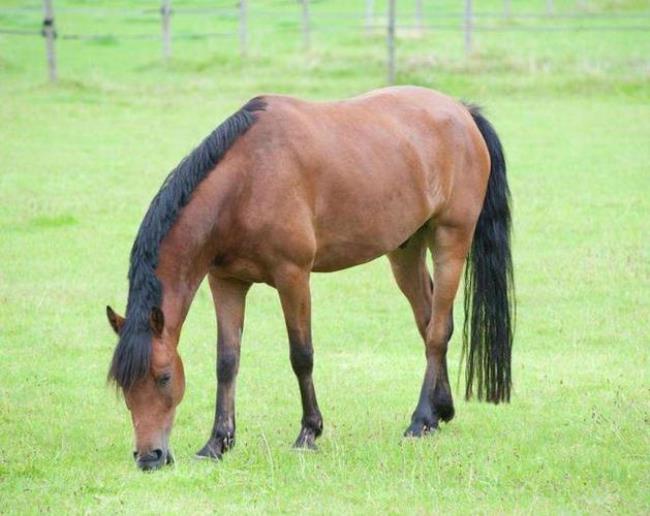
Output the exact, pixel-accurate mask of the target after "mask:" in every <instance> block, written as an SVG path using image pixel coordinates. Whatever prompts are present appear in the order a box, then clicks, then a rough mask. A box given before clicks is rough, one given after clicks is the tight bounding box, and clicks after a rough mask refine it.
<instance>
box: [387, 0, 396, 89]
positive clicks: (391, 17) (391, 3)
mask: <svg viewBox="0 0 650 516" xmlns="http://www.w3.org/2000/svg"><path fill="white" fill-rule="evenodd" d="M386 46H387V47H388V84H395V0H388V33H387V35H386Z"/></svg>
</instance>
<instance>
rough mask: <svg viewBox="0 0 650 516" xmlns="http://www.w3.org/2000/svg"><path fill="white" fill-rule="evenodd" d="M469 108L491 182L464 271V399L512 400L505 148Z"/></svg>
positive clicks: (475, 110) (511, 285)
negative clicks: (485, 152) (484, 148)
mask: <svg viewBox="0 0 650 516" xmlns="http://www.w3.org/2000/svg"><path fill="white" fill-rule="evenodd" d="M468 109H469V111H470V113H471V115H472V117H473V118H474V122H476V125H477V126H478V129H479V131H480V132H481V134H482V135H483V139H484V140H485V144H486V145H487V148H488V151H489V153H490V162H491V165H490V178H489V180H488V185H487V192H486V194H485V200H484V201H483V209H482V211H481V214H480V216H479V219H478V222H477V224H476V229H475V230H474V239H473V241H472V247H471V249H470V252H469V256H468V258H467V266H466V268H465V324H464V326H463V356H464V357H466V365H465V379H466V387H465V398H466V399H469V398H471V397H472V394H473V390H474V383H476V390H477V395H478V398H479V399H485V400H487V401H491V402H493V403H495V404H496V403H499V402H500V401H510V387H511V369H510V361H511V350H512V337H513V326H514V319H515V309H514V281H513V274H512V256H511V254H510V225H511V218H510V190H509V188H508V181H507V179H506V162H505V158H504V155H503V148H502V147H501V142H500V141H499V137H498V136H497V133H496V131H495V130H494V127H492V124H490V122H488V121H487V119H486V118H485V117H484V116H483V115H482V114H481V112H480V110H479V108H477V107H475V106H468Z"/></svg>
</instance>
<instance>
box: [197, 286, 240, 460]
mask: <svg viewBox="0 0 650 516" xmlns="http://www.w3.org/2000/svg"><path fill="white" fill-rule="evenodd" d="M209 280H210V289H211V290H212V297H213V299H214V303H215V309H216V315H217V326H218V332H217V333H218V335H217V405H216V410H215V416H214V425H213V427H212V433H211V435H210V439H209V440H208V442H207V443H206V445H205V446H204V447H203V448H201V450H200V451H199V452H198V453H197V456H198V457H207V458H213V459H219V458H221V455H222V454H223V453H224V452H226V451H228V450H229V449H230V448H232V447H233V446H234V444H235V384H236V379H237V372H238V370H239V354H240V353H239V352H240V344H241V335H242V330H243V326H244V305H245V300H246V293H247V292H248V289H249V288H250V284H249V283H243V282H240V281H237V280H223V279H219V278H216V277H214V276H209Z"/></svg>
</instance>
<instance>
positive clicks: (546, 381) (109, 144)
mask: <svg viewBox="0 0 650 516" xmlns="http://www.w3.org/2000/svg"><path fill="white" fill-rule="evenodd" d="M200 3H201V2H199V1H198V0H197V1H196V2H192V3H191V4H190V5H197V4H200ZM204 3H207V2H204ZM127 4H128V3H127V2H112V3H110V4H109V3H108V2H103V3H99V5H101V6H106V7H109V6H118V7H119V6H126V5H127ZM175 4H176V5H181V6H182V5H183V3H182V2H180V1H179V2H175ZM0 5H1V6H3V7H16V6H21V5H24V4H23V3H22V2H9V1H4V0H3V1H2V2H1V4H0ZM25 5H26V4H25ZM88 5H92V6H95V5H97V4H96V3H93V4H89V3H88V2H82V1H81V0H77V1H72V0H69V1H66V2H63V1H60V2H57V4H56V6H57V8H63V7H75V6H88ZM185 5H187V3H186V4H185ZM344 5H345V3H344V2H343V1H342V0H340V1H338V0H337V1H334V0H332V1H331V2H320V3H316V2H314V6H313V12H314V17H315V18H318V16H317V15H318V13H325V11H327V10H328V9H330V10H331V11H336V10H340V9H343V6H344ZM401 5H404V4H401ZM444 5H445V8H446V9H447V10H448V11H449V10H458V8H457V6H456V3H453V2H451V1H447V2H444ZM481 5H482V8H484V9H485V10H486V11H488V10H490V9H492V10H494V11H498V10H499V9H500V8H501V7H500V6H501V3H500V2H496V1H492V2H486V4H485V6H483V3H482V4H481ZM556 5H557V8H558V10H560V11H561V12H569V10H570V9H574V8H575V2H568V1H567V2H560V1H557V2H556ZM588 5H589V7H588V8H589V9H590V10H592V11H593V12H597V13H601V14H604V15H607V13H611V12H614V11H615V12H628V13H635V12H639V11H642V10H643V9H644V8H645V9H647V6H646V5H645V4H644V2H641V1H608V2H606V1H602V2H599V1H596V0H593V1H591V2H588ZM138 6H139V7H141V6H142V4H138ZM360 6H361V4H360V5H359V8H358V9H357V11H358V12H360V11H361V7H360ZM262 7H265V8H266V9H267V10H268V9H270V8H271V7H273V8H274V9H275V10H276V11H277V12H282V13H283V14H282V16H278V17H277V19H276V18H271V19H266V18H265V17H263V16H258V17H255V16H254V9H252V14H251V26H252V36H251V44H250V51H249V57H248V58H247V59H245V60H242V59H240V58H239V57H238V56H237V49H236V39H183V40H180V41H175V43H174V58H173V60H172V61H171V62H170V63H167V64H163V63H161V62H160V60H159V53H160V48H159V43H158V42H157V41H155V40H153V41H148V40H142V41H140V40H127V39H123V38H119V37H115V38H113V37H106V38H103V39H101V40H99V41H71V40H59V42H58V50H59V60H60V74H61V80H60V82H59V84H57V85H55V86H51V85H48V84H46V83H45V70H44V55H43V54H44V52H43V42H42V41H41V40H40V39H39V38H22V37H16V36H2V35H0V163H2V169H1V172H0V364H2V365H1V366H0V373H1V374H0V512H1V513H32V512H41V511H52V512H75V513H76V512H95V513H105V512H111V513H112V512H151V513H154V512H179V511H184V512H186V513H188V514H189V513H207V512H235V511H237V512H253V513H256V512H263V513H266V512H314V513H375V512H377V513H378V512H389V513H400V512H407V513H433V512H451V513H468V512H474V513H502V512H508V513H533V512H535V513H552V514H555V513H610V512H616V513H623V514H644V513H645V514H647V513H648V512H649V511H650V495H649V494H648V485H650V467H649V466H648V450H650V432H649V431H650V401H649V400H650V375H649V373H648V371H650V352H649V350H648V349H649V348H648V343H649V341H650V316H649V315H650V294H649V292H650V244H649V243H648V235H650V222H649V219H648V213H650V182H649V180H648V177H650V174H649V173H650V168H649V163H650V145H648V141H650V102H649V101H650V88H648V83H649V79H650V61H648V57H647V56H648V55H650V40H649V39H648V38H646V37H645V34H644V33H638V32H607V33H598V32H579V33H575V34H573V33H564V32H559V33H554V32H550V33H535V32H531V33H527V32H525V31H513V32H485V33H479V34H477V40H476V45H477V51H476V53H475V54H474V55H473V56H470V57H469V58H467V59H466V58H465V57H464V56H463V51H462V34H460V33H459V32H451V31H444V32H443V31H441V32H435V31H433V32H430V33H427V35H425V36H423V37H416V36H414V35H413V34H409V33H406V32H403V33H402V34H401V38H400V40H399V44H398V57H399V74H398V80H399V82H401V83H416V84H422V85H426V86H430V87H434V88H437V89H441V90H444V91H447V92H449V93H451V94H453V95H455V96H457V97H462V98H467V99H472V100H474V101H477V102H479V103H482V104H484V105H486V107H487V113H488V116H489V118H490V119H491V120H492V121H493V122H494V124H495V126H496V127H497V129H498V130H499V132H500V134H501V137H502V140H503V142H504V145H505V148H506V151H507V153H508V157H509V166H510V170H509V174H510V181H511V187H512V191H513V197H514V206H515V208H514V210H515V211H514V221H515V238H514V256H515V272H516V279H517V297H518V315H519V318H518V326H517V335H516V342H515V346H516V348H515V355H514V376H515V392H514V397H513V401H512V403H511V404H510V405H507V406H499V407H493V406H489V405H484V404H479V403H464V402H463V401H461V399H460V393H458V395H457V396H456V398H457V400H456V401H457V417H456V419H455V420H454V421H453V422H452V423H451V424H449V425H445V426H443V427H442V428H441V430H440V432H438V433H436V434H435V435H433V436H430V437H428V438H426V439H422V440H419V441H416V440H403V439H402V438H401V432H402V431H403V430H404V428H405V427H406V425H407V422H408V419H409V417H410V413H411V411H412V410H413V408H414V405H415V401H416V397H417V394H418V390H419V386H420V381H421V375H422V373H423V369H424V360H423V353H422V351H423V350H422V345H421V343H420V342H419V337H418V335H417V332H416V330H415V327H414V324H413V322H412V320H411V314H410V311H409V309H408V306H407V303H406V301H405V300H404V299H403V298H402V297H401V295H400V294H399V292H398V291H397V288H396V287H395V286H394V285H393V281H392V278H391V277H390V272H389V267H388V264H387V262H386V261H385V260H384V259H381V260H377V261H375V262H373V263H371V264H369V265H366V266H363V267H359V268H355V269H352V270H348V271H343V272H340V273H337V274H330V275H316V276H315V277H314V279H313V294H314V337H315V345H316V365H315V382H316V388H317V391H318V394H319V400H320V404H321V408H322V410H323V414H324V418H325V425H326V426H325V432H324V435H323V436H322V438H321V439H320V451H319V452H318V453H295V452H292V451H291V450H290V444H291V443H292V441H293V439H294V438H295V436H296V434H297V431H298V427H299V419H300V403H299V397H298V392H297V386H296V382H295V379H294V377H293V373H292V372H291V368H290V365H289V360H288V346H287V344H286V337H285V332H284V324H283V321H282V317H281V311H280V307H279V303H278V301H277V296H276V295H275V293H274V291H273V290H271V289H270V288H268V287H264V286H258V287H256V288H254V289H253V291H252V293H251V295H250V298H249V303H248V311H247V324H246V331H245V337H244V346H243V356H242V364H241V372H240V375H239V382H238V399H237V404H238V412H237V415H238V444H237V447H236V448H235V450H234V451H233V452H232V453H230V454H228V455H227V457H226V458H225V460H224V461H223V462H221V463H218V464H215V463H206V462H197V461H195V460H193V459H192V455H193V452H194V451H196V450H197V449H198V448H199V447H200V446H201V445H202V444H203V442H204V440H205V439H206V438H207V435H208V432H209V429H210V425H211V423H212V414H213V404H214V360H215V346H214V342H215V328H214V323H213V315H212V306H211V301H210V296H209V293H208V291H207V289H206V288H205V287H203V288H202V289H201V290H200V292H199V294H198V295H197V298H196V301H195V303H194V306H193V308H192V311H191V312H190V316H189V318H188V321H187V322H186V325H185V329H184V334H183V338H182V342H181V353H182V356H183V359H184V362H185V368H186V373H187V381H188V384H187V393H186V398H185V400H184V402H183V403H182V405H181V406H180V409H179V413H178V416H177V421H176V425H175V430H174V434H173V437H172V445H173V448H174V451H175V454H176V458H177V464H176V466H175V467H173V468H166V469H165V470H164V471H161V472H157V473H155V474H153V475H145V474H142V473H140V472H138V471H137V470H136V469H135V466H134V464H133V463H132V461H131V459H130V446H131V444H130V443H131V439H132V437H131V434H132V430H131V423H130V421H129V418H128V413H127V411H126V409H125V407H124V404H123V402H122V401H121V400H120V399H119V397H116V396H115V395H114V393H113V392H112V390H111V389H109V388H107V387H106V384H105V374H106V370H107V366H108V362H109V359H110V356H111V353H112V349H113V346H114V343H115V342H114V337H113V335H112V333H111V330H110V328H109V327H108V324H107V323H106V320H105V315H104V311H103V310H104V306H105V305H106V304H111V305H113V306H114V307H116V308H118V307H119V309H120V311H123V308H124V304H125V301H126V289H127V284H126V279H125V275H126V270H127V266H128V261H127V260H128V252H129V249H130V246H131V243H132V239H133V237H134V234H135V231H136V230H137V226H138V224H139V221H140V219H141V217H142V215H143V213H144V211H145V209H146V206H147V205H148V202H149V200H150V199H151V197H152V196H153V194H154V193H155V191H156V190H157V188H158V186H159V185H160V183H161V181H162V180H163V178H164V177H165V175H166V173H167V171H168V170H170V169H171V168H172V167H173V166H174V165H175V164H176V163H177V161H178V160H179V159H180V157H182V156H183V155H184V154H185V153H186V152H187V151H188V150H189V149H190V148H191V147H192V146H193V145H194V144H196V143H197V142H198V141H200V139H201V138H202V137H203V136H204V135H205V134H207V132H208V131H209V130H211V129H212V128H213V127H214V126H215V125H216V124H217V123H218V122H219V121H221V120H222V119H223V118H224V117H225V116H226V115H228V114H229V113H230V112H232V111H234V110H235V109H236V108H237V107H238V106H239V105H241V104H242V103H243V102H244V101H245V100H246V99H248V98H249V97H252V96H254V95H255V94H258V93H260V92H264V91H277V92H283V93H291V94H296V95H300V96H304V97H308V98H315V99H321V98H337V97H344V96H349V95H352V94H356V93H358V92H361V91H364V90H367V89H371V88H373V87H377V86H380V85H382V84H383V81H384V76H385V73H384V67H383V57H384V49H383V36H382V34H380V33H377V34H374V35H370V36H365V35H363V33H361V32H360V31H358V30H356V29H353V28H345V29H343V28H341V29H340V30H339V31H332V30H330V31H327V30H321V31H318V30H317V31H315V33H314V38H313V40H314V41H313V48H312V50H311V51H310V52H309V53H308V54H307V55H305V54H303V53H302V52H301V51H300V35H299V33H297V32H295V31H296V30H297V27H299V25H298V23H297V21H295V20H297V19H299V18H297V17H296V15H295V8H294V7H293V6H290V5H288V4H287V5H285V6H279V5H278V4H272V3H271V2H270V1H266V2H261V0H260V7H259V8H260V9H262ZM542 7H543V6H542V5H538V3H535V2H532V1H529V0H527V1H526V2H522V3H521V7H520V8H521V10H522V12H530V11H532V10H534V9H541V8H542ZM517 8H519V4H518V7H517ZM348 9H349V7H348ZM646 14H647V12H646ZM402 15H403V16H408V13H403V14H402ZM39 16H40V13H39V12H38V11H27V12H23V11H16V12H14V11H11V12H0V27H16V28H25V27H31V26H38V19H39ZM429 16H430V17H431V19H432V21H433V18H434V14H433V13H430V14H429ZM292 17H293V18H292ZM58 18H59V19H58V20H57V23H58V24H59V28H60V30H61V33H62V34H63V33H64V31H66V30H67V31H68V33H73V32H79V33H82V32H83V33H93V32H97V33H101V34H109V35H110V34H124V33H127V32H129V31H132V33H136V32H141V31H153V32H154V33H155V32H156V31H157V30H158V23H157V21H155V22H154V21H152V20H150V19H148V18H147V17H145V16H131V17H129V16H126V17H120V16H108V17H102V16H101V15H99V14H93V13H75V12H72V11H70V12H66V11H65V10H62V11H61V14H60V16H59V17H58ZM292 19H293V20H294V21H293V22H291V20H292ZM323 19H324V18H323ZM646 20H647V18H643V19H640V20H636V21H635V22H634V23H635V24H637V25H638V24H641V23H647V21H646ZM490 23H497V24H504V25H506V26H507V24H508V22H505V21H500V20H498V19H497V20H495V21H490ZM512 23H516V22H515V21H513V22H512ZM517 23H519V22H517ZM521 23H523V22H521ZM534 23H538V24H542V23H545V22H544V21H536V22H534ZM549 23H560V22H559V21H553V20H551V21H549ZM562 23H563V24H566V23H576V24H578V23H595V22H592V21H588V22H585V21H571V20H569V21H568V22H567V21H566V20H563V21H562ZM617 23H618V24H624V23H628V22H627V21H625V19H616V18H612V19H611V20H607V24H608V25H611V24H617ZM34 24H35V25H34ZM174 27H175V29H176V28H178V31H179V32H190V31H196V32H200V31H202V30H207V28H209V27H212V28H213V29H214V30H215V31H216V30H222V29H223V30H225V29H228V28H231V29H232V28H236V24H235V22H234V21H233V20H230V19H228V18H224V19H219V18H214V17H212V18H210V17H207V16H205V17H203V16H194V17H192V16H186V17H182V16H181V15H178V16H177V17H175V18H174ZM256 28H257V29H259V32H255V30H253V29H256ZM459 302H460V299H459ZM460 312H461V310H460V309H457V310H456V313H457V318H458V316H459V314H460ZM461 323H462V321H461V320H460V319H459V320H457V327H460V324H461ZM451 347H452V351H451V356H450V368H451V375H452V378H456V376H457V374H458V362H459V353H458V350H459V335H458V334H457V335H455V336H454V338H453V341H452V346H451Z"/></svg>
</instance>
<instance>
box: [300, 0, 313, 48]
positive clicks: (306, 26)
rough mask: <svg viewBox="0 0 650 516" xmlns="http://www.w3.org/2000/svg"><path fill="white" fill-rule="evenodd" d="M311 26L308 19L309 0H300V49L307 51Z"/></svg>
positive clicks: (309, 45) (309, 43)
mask: <svg viewBox="0 0 650 516" xmlns="http://www.w3.org/2000/svg"><path fill="white" fill-rule="evenodd" d="M310 31H311V27H310V21H309V0H302V49H303V50H304V51H305V52H309V48H310V47H311V34H310Z"/></svg>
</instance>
